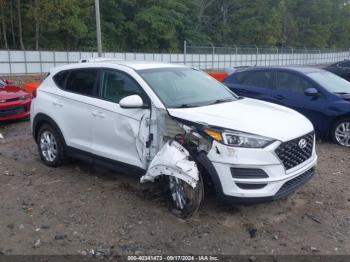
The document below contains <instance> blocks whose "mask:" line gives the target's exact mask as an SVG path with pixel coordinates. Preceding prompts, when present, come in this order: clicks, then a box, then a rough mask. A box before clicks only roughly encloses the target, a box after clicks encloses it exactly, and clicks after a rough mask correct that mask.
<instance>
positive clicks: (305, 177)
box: [274, 168, 315, 199]
mask: <svg viewBox="0 0 350 262" xmlns="http://www.w3.org/2000/svg"><path fill="white" fill-rule="evenodd" d="M314 174H315V169H314V168H312V169H310V170H308V171H306V172H305V173H303V174H301V175H300V176H297V177H296V178H293V179H291V180H289V181H287V182H286V183H285V184H284V185H283V186H282V187H281V188H280V190H278V192H277V194H276V195H275V196H274V199H278V198H281V197H285V196H287V195H288V194H290V193H292V192H293V191H295V190H296V189H297V188H299V187H301V186H302V185H304V184H305V183H306V182H307V181H309V180H310V179H311V178H312V177H313V175H314Z"/></svg>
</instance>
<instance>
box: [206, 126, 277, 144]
mask: <svg viewBox="0 0 350 262" xmlns="http://www.w3.org/2000/svg"><path fill="white" fill-rule="evenodd" d="M204 132H205V133H207V134H208V135H209V136H211V137H212V138H213V139H215V140H216V141H218V142H221V143H223V144H225V145H228V146H233V147H245V148H264V147H266V146H268V145H270V144H271V143H272V142H274V140H273V139H271V138H267V137H263V136H257V135H251V134H247V133H243V132H239V131H219V130H212V129H204Z"/></svg>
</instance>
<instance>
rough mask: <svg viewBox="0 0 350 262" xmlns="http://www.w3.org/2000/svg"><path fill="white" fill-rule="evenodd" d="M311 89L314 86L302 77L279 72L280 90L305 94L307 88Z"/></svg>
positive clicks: (278, 82)
mask: <svg viewBox="0 0 350 262" xmlns="http://www.w3.org/2000/svg"><path fill="white" fill-rule="evenodd" d="M311 87H313V85H312V84H311V83H310V82H309V81H307V80H306V79H304V78H302V77H301V76H298V75H295V74H291V73H288V72H277V89H278V90H285V91H291V92H295V93H302V94H303V93H304V91H305V90H306V89H307V88H311Z"/></svg>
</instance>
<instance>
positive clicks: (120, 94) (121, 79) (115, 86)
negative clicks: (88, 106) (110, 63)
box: [100, 70, 142, 103]
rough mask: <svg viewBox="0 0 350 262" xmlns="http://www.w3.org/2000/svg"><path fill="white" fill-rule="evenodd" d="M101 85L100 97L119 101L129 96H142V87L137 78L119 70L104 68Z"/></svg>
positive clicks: (115, 101)
mask: <svg viewBox="0 0 350 262" xmlns="http://www.w3.org/2000/svg"><path fill="white" fill-rule="evenodd" d="M100 87H101V88H100V97H101V98H103V99H104V100H107V101H110V102H114V103H119V101H120V100H121V99H123V98H124V97H127V96H131V95H139V96H142V91H141V88H140V87H139V86H138V84H137V83H136V82H135V80H133V79H132V78H131V77H130V76H128V75H127V74H125V73H122V72H119V71H114V70H104V71H103V72H102V76H101V79H100Z"/></svg>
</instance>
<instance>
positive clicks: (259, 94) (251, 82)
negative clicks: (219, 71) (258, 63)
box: [225, 70, 274, 101]
mask: <svg viewBox="0 0 350 262" xmlns="http://www.w3.org/2000/svg"><path fill="white" fill-rule="evenodd" d="M273 84H274V73H273V70H254V71H243V72H238V73H234V74H232V75H231V76H229V77H228V78H227V79H226V80H225V85H227V86H228V87H229V88H230V89H231V90H232V91H233V92H235V93H236V94H237V95H239V96H243V97H250V98H256V99H260V100H265V101H271V95H272V91H273V88H274V86H273Z"/></svg>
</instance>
